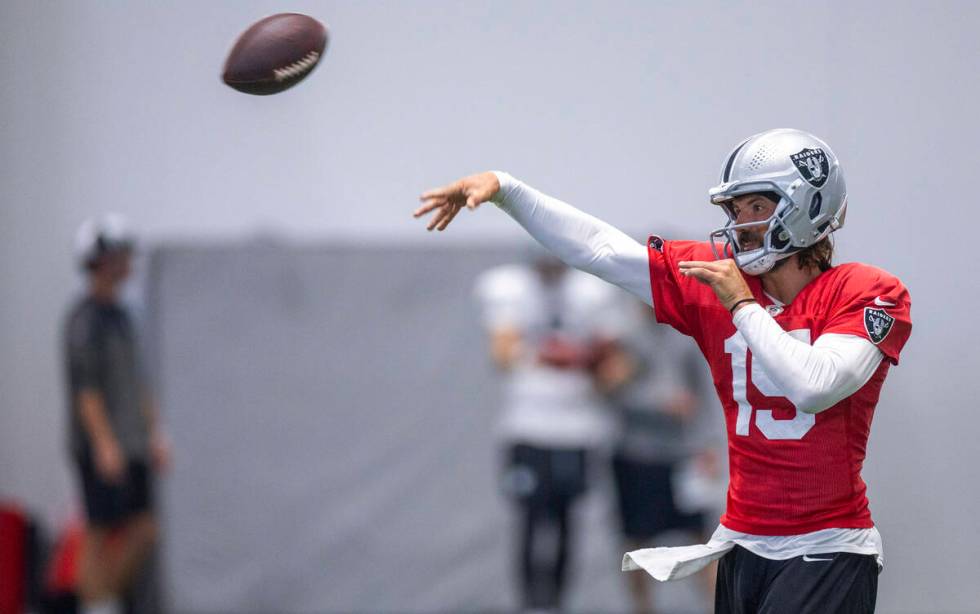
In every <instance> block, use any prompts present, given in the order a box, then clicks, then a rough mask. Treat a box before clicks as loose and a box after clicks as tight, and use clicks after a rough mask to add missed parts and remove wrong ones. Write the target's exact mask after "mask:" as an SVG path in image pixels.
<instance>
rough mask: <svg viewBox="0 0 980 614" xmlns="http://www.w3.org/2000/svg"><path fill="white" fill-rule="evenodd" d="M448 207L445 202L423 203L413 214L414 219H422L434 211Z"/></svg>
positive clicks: (431, 201)
mask: <svg viewBox="0 0 980 614" xmlns="http://www.w3.org/2000/svg"><path fill="white" fill-rule="evenodd" d="M445 205H446V201H445V200H430V201H428V202H425V203H423V204H422V205H421V206H420V207H419V208H418V209H416V210H415V211H413V212H412V217H422V216H423V215H425V214H426V213H428V212H430V211H432V210H433V209H438V208H439V207H443V206H445Z"/></svg>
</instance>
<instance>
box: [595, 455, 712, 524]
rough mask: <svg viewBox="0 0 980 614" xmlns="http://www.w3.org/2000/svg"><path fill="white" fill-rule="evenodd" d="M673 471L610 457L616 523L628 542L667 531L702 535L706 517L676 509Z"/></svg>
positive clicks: (665, 466) (658, 465)
mask: <svg viewBox="0 0 980 614" xmlns="http://www.w3.org/2000/svg"><path fill="white" fill-rule="evenodd" d="M674 468H675V465H671V464H661V463H649V462H641V461H636V460H631V459H628V458H625V457H623V456H621V455H619V454H617V455H615V456H613V475H614V477H615V480H616V495H617V500H618V503H619V519H620V524H621V526H622V529H623V535H625V536H626V537H627V538H629V539H635V540H644V541H645V540H649V539H651V538H654V537H656V536H657V535H660V534H661V533H665V532H667V531H674V530H676V531H691V532H695V533H698V534H701V533H703V532H704V530H705V526H704V525H705V514H703V513H700V512H695V513H687V512H682V511H680V510H678V509H677V505H676V504H675V502H674V484H673V473H674Z"/></svg>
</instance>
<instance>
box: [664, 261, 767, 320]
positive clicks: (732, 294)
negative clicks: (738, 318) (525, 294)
mask: <svg viewBox="0 0 980 614" xmlns="http://www.w3.org/2000/svg"><path fill="white" fill-rule="evenodd" d="M677 266H678V268H679V269H680V272H681V275H684V276H686V277H694V278H695V279H697V280H698V281H700V282H701V283H704V284H707V285H709V286H711V289H712V290H714V291H715V296H717V297H718V300H719V301H721V304H722V305H724V306H725V309H728V310H731V308H732V306H733V305H735V304H736V303H737V302H739V301H741V300H743V299H751V298H754V297H753V296H752V291H751V290H749V285H748V284H747V283H745V278H744V277H742V272H741V271H740V270H739V269H738V265H737V264H735V261H734V260H732V259H731V258H727V259H725V260H711V261H700V260H688V261H685V262H680V263H678V265H677ZM743 304H744V303H743Z"/></svg>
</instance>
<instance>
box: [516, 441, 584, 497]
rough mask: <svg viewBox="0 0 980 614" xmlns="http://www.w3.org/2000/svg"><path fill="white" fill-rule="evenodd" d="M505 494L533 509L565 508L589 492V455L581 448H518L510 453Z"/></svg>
mask: <svg viewBox="0 0 980 614" xmlns="http://www.w3.org/2000/svg"><path fill="white" fill-rule="evenodd" d="M505 462H506V466H505V467H504V475H503V480H502V482H503V483H502V488H503V490H504V493H505V494H507V495H509V496H511V497H513V498H514V499H516V500H517V501H519V502H521V503H525V504H528V505H531V506H545V507H551V506H563V505H567V504H568V503H570V502H571V501H572V500H573V499H574V498H576V497H578V496H579V495H580V494H582V493H583V492H585V488H586V462H587V453H586V451H585V450H584V449H581V448H570V449H560V448H542V447H538V446H531V445H527V444H516V445H514V446H512V447H511V448H509V449H508V450H507V458H506V461H505Z"/></svg>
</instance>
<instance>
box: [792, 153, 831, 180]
mask: <svg viewBox="0 0 980 614" xmlns="http://www.w3.org/2000/svg"><path fill="white" fill-rule="evenodd" d="M790 159H791V160H793V164H795V165H796V170H797V171H799V173H800V175H802V176H803V178H804V179H806V180H807V182H808V183H809V184H810V185H812V186H813V187H815V188H819V187H820V186H822V185H823V184H825V183H827V175H828V174H829V173H830V164H829V163H828V162H827V155H826V154H825V153H824V152H823V150H822V149H810V148H809V147H807V148H806V149H802V150H800V151H798V152H797V153H795V154H793V155H792V156H790Z"/></svg>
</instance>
